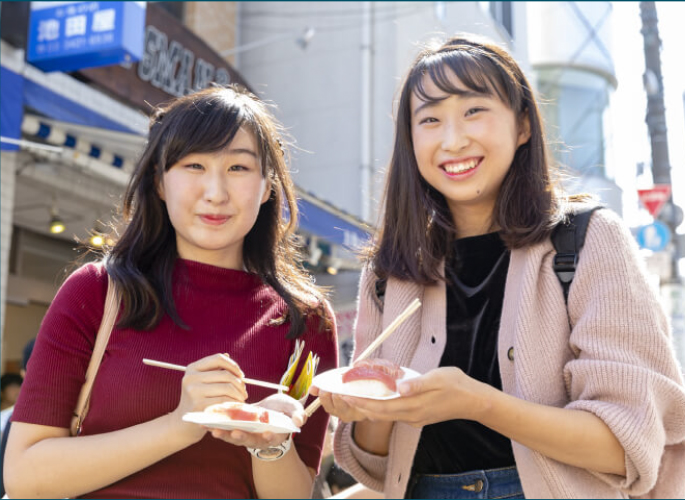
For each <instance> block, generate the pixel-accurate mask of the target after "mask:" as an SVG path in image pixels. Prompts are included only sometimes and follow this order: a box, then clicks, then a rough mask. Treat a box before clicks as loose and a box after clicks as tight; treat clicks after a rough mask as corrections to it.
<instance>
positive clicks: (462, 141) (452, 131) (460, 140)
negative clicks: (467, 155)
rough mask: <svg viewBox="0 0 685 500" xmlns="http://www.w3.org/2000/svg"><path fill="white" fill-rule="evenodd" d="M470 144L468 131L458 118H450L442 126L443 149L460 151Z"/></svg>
mask: <svg viewBox="0 0 685 500" xmlns="http://www.w3.org/2000/svg"><path fill="white" fill-rule="evenodd" d="M468 144H469V136H468V133H467V131H466V129H465V127H463V126H462V125H461V124H460V123H459V122H458V121H457V120H448V121H447V122H446V123H445V126H444V127H443V128H442V144H441V147H442V149H443V151H460V150H462V149H463V148H465V147H466V146H468Z"/></svg>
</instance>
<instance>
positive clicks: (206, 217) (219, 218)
mask: <svg viewBox="0 0 685 500" xmlns="http://www.w3.org/2000/svg"><path fill="white" fill-rule="evenodd" d="M199 217H200V220H201V221H202V222H204V223H205V224H209V225H210V226H220V225H221V224H224V223H225V222H227V221H228V220H229V219H230V218H231V216H230V215H214V214H200V215H199Z"/></svg>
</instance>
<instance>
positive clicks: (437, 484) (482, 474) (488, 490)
mask: <svg viewBox="0 0 685 500" xmlns="http://www.w3.org/2000/svg"><path fill="white" fill-rule="evenodd" d="M405 498H525V497H524V496H523V488H522V487H521V481H520V480H519V475H518V471H517V470H516V467H505V468H502V469H489V470H476V471H471V472H462V473H461V474H414V475H412V477H411V479H410V480H409V484H408V485H407V493H406V495H405Z"/></svg>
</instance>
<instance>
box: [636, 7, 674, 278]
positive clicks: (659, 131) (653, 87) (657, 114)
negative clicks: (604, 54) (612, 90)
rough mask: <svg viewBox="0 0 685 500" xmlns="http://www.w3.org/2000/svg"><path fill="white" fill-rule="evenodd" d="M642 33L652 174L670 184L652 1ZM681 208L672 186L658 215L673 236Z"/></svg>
mask: <svg viewBox="0 0 685 500" xmlns="http://www.w3.org/2000/svg"><path fill="white" fill-rule="evenodd" d="M640 17H641V19H642V30H641V33H642V37H643V39H644V50H645V73H644V75H643V82H644V87H645V91H646V92H647V116H646V117H645V122H646V123H647V128H648V130H649V138H650V141H651V146H652V176H653V178H654V184H668V185H669V186H671V163H670V160H669V157H668V135H667V130H666V108H665V107H664V84H663V78H662V75H661V39H660V38H659V27H658V22H659V21H658V18H657V13H656V5H655V3H654V2H640ZM682 214H683V212H682V210H681V209H680V207H678V206H676V205H675V204H674V203H673V190H671V195H670V197H669V200H668V201H667V202H666V205H665V206H664V208H663V209H662V211H661V214H660V218H661V219H662V221H663V222H664V223H666V225H668V227H669V229H670V230H671V236H672V237H673V238H672V240H675V238H676V232H675V229H676V227H677V226H679V225H680V223H681V222H682ZM679 282H680V276H679V270H678V252H673V254H672V257H671V283H679Z"/></svg>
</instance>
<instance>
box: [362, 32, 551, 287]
mask: <svg viewBox="0 0 685 500" xmlns="http://www.w3.org/2000/svg"><path fill="white" fill-rule="evenodd" d="M446 69H449V70H451V71H452V72H454V74H456V75H457V76H458V77H459V80H460V81H461V82H462V83H463V84H464V85H465V86H466V87H467V88H468V89H470V90H473V91H475V92H478V93H481V94H485V95H496V96H497V97H498V98H499V99H500V100H501V101H502V102H503V103H505V104H506V105H508V106H509V108H510V109H512V110H513V111H514V113H515V114H516V116H517V118H518V120H519V124H521V122H522V120H523V117H525V116H527V117H528V120H529V122H530V140H529V141H528V142H526V143H525V144H523V145H521V146H520V147H519V148H518V149H517V151H516V153H515V155H514V159H513V162H512V164H511V168H510V169H509V171H508V173H507V175H506V176H505V178H504V181H503V183H502V187H501V189H500V192H499V196H498V198H497V201H496V203H495V208H494V212H493V215H492V223H493V226H496V227H499V228H500V229H501V235H502V239H503V240H504V242H505V243H506V244H507V246H508V247H509V248H520V247H523V246H526V245H530V244H533V243H536V242H540V241H542V240H544V239H545V238H546V237H548V236H549V233H550V231H551V229H552V228H553V227H554V225H555V224H556V223H557V222H558V221H559V220H560V218H561V215H560V213H561V211H560V210H559V207H560V201H559V199H558V198H557V195H556V194H555V188H554V186H553V182H552V179H551V176H550V167H549V160H548V152H547V149H546V146H545V137H544V131H543V126H542V119H541V117H540V112H539V110H538V106H537V104H536V102H535V98H534V97H533V92H532V90H531V87H530V84H529V83H528V80H527V79H526V77H525V76H524V75H523V72H522V71H521V68H520V67H519V65H518V64H517V63H516V61H514V59H513V58H512V57H511V56H510V55H509V54H508V53H507V52H506V51H505V50H503V49H501V48H500V47H498V46H496V45H494V44H492V43H489V42H485V41H479V40H476V39H475V38H472V37H471V36H465V35H459V36H456V37H454V38H451V39H449V40H448V41H447V42H445V43H443V44H440V45H438V44H436V43H435V42H433V43H431V44H429V45H428V46H426V47H425V48H424V49H423V50H422V51H421V52H420V54H419V55H418V57H417V58H416V60H415V61H414V64H413V65H412V67H411V69H410V70H409V73H408V75H407V77H406V79H405V80H404V83H403V85H402V89H401V93H400V99H399V106H398V109H397V119H396V122H395V125H396V126H395V145H394V149H393V155H392V159H391V161H390V166H389V169H388V177H387V183H386V186H385V193H384V210H383V213H382V219H381V223H380V230H379V233H378V236H377V238H376V240H375V241H374V242H373V244H372V247H371V248H370V249H369V250H368V251H367V257H368V258H369V260H370V261H371V264H372V267H373V269H374V271H375V272H376V274H377V275H378V276H379V277H380V278H387V277H389V276H393V277H396V278H399V279H403V280H410V281H414V282H416V283H421V284H429V283H434V282H435V281H436V280H438V279H440V272H439V264H440V263H441V262H442V260H443V259H444V258H445V256H446V255H447V253H448V250H449V245H450V241H451V240H452V239H454V237H455V236H456V229H455V227H454V222H453V220H452V216H451V214H450V211H449V208H448V206H447V202H446V200H445V198H444V196H443V195H442V194H440V193H439V192H438V191H436V190H435V189H434V188H433V187H431V186H430V185H429V184H428V183H427V182H426V181H425V180H424V179H423V177H421V174H420V173H419V168H418V165H417V163H416V158H415V156H414V147H413V141H412V135H411V106H410V100H411V95H412V93H415V94H416V95H417V96H419V97H421V98H422V99H424V100H434V99H433V98H431V97H430V96H428V95H427V94H426V92H425V90H424V88H423V80H424V77H425V76H426V75H428V76H429V77H430V78H431V80H432V81H433V82H434V83H435V85H437V87H438V88H440V89H441V90H442V91H444V92H446V93H448V94H459V93H461V91H460V90H459V89H458V88H456V87H455V86H454V85H453V84H452V83H451V81H450V79H449V77H448V76H447V71H446ZM408 203H409V204H411V206H407V204H408Z"/></svg>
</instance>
